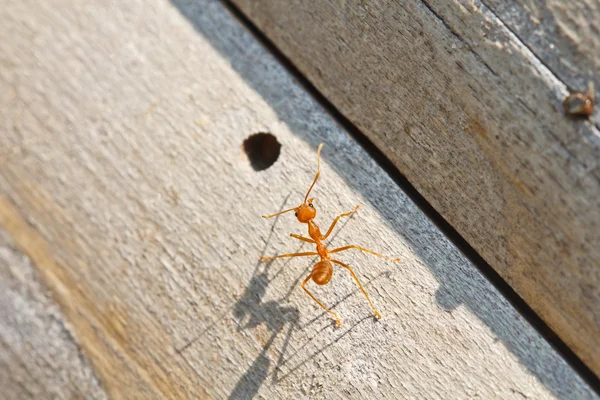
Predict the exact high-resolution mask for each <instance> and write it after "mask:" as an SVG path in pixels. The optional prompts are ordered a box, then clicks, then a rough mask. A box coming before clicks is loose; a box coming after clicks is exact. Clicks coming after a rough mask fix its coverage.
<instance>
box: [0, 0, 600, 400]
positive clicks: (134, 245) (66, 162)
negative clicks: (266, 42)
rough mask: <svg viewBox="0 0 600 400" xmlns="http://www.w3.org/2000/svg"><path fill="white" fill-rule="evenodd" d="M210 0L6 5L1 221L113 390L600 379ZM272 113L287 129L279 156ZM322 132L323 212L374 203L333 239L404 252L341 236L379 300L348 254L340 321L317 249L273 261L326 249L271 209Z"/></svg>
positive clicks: (288, 202)
mask: <svg viewBox="0 0 600 400" xmlns="http://www.w3.org/2000/svg"><path fill="white" fill-rule="evenodd" d="M191 4H192V5H191V6H190V7H191V8H189V9H187V12H188V14H186V15H187V17H188V18H186V15H183V14H181V13H180V12H178V9H177V8H176V7H174V6H173V4H171V3H169V2H167V1H156V2H120V1H116V0H113V1H109V2H85V3H82V2H77V1H73V0H60V1H57V2H53V3H52V4H50V3H44V2H42V3H34V2H28V1H24V2H23V1H12V0H11V1H8V2H6V4H4V6H3V7H2V8H1V9H0V21H1V22H2V23H0V36H1V37H3V38H9V40H3V41H0V54H2V68H0V93H2V96H1V97H0V121H1V122H0V132H1V135H0V229H2V230H3V231H4V232H6V235H7V237H8V239H7V240H9V241H10V243H11V244H10V245H9V247H10V248H11V249H12V250H11V252H14V253H15V254H18V253H21V254H23V255H24V256H26V257H27V258H28V260H25V261H23V263H25V264H27V265H29V263H31V265H32V266H33V267H34V268H35V270H36V272H35V274H36V275H39V279H40V281H41V283H40V284H39V286H38V287H39V290H42V289H41V285H42V284H43V285H45V286H47V287H48V288H49V289H50V291H51V292H52V298H53V301H54V302H55V303H56V304H57V305H58V306H59V307H60V310H61V316H60V318H61V319H62V320H64V324H65V326H66V327H67V329H68V330H69V332H71V334H72V340H69V341H68V343H71V344H69V345H68V346H67V344H65V346H67V347H68V348H69V349H71V350H70V351H75V350H74V349H75V347H74V346H75V344H76V345H77V346H78V348H79V349H80V354H81V355H82V357H84V358H85V362H83V361H81V364H80V365H81V368H83V365H90V366H91V368H92V369H93V371H94V374H95V376H97V379H98V380H99V382H100V384H101V387H102V389H103V390H105V391H106V393H107V395H108V396H109V397H113V398H128V399H131V398H219V399H220V398H228V397H229V398H234V399H237V398H251V397H253V396H256V397H257V398H317V399H319V398H327V399H335V398H365V397H366V398H381V399H386V398H387V399H396V398H401V397H405V398H474V397H481V398H486V399H493V398H502V399H513V398H514V399H520V398H522V397H524V396H525V397H531V398H583V399H587V398H598V396H596V395H595V394H594V393H593V392H592V391H591V390H590V388H589V387H588V386H587V385H586V384H585V383H584V382H583V381H582V379H581V378H580V377H579V376H577V375H576V374H575V373H574V371H573V370H572V369H571V368H570V367H569V366H568V365H567V364H566V362H565V361H564V360H563V359H561V358H560V356H559V355H558V354H557V353H556V352H555V351H554V350H553V349H552V347H551V346H550V345H549V344H548V343H547V342H545V341H544V340H543V339H542V338H541V337H540V336H539V334H538V333H537V332H536V331H535V330H534V329H533V328H532V327H531V326H529V325H528V323H527V322H526V321H525V320H524V319H523V318H522V317H521V316H520V315H519V314H518V313H517V312H516V311H515V310H514V309H513V308H512V307H511V305H510V304H509V303H508V302H507V301H506V300H505V299H504V298H503V297H502V296H501V295H500V294H499V293H498V292H497V291H496V290H495V289H494V288H493V286H491V285H490V284H489V282H487V281H486V279H485V278H484V277H483V276H482V275H481V274H480V273H479V272H478V271H477V269H476V268H474V267H473V266H472V265H471V264H470V263H469V262H468V261H467V260H466V259H465V257H464V256H462V255H461V254H460V252H459V251H458V250H457V249H456V248H455V247H454V246H453V245H452V244H451V243H450V242H449V241H448V240H447V239H446V238H445V237H444V236H443V235H442V234H441V233H440V232H439V231H438V230H437V229H436V228H435V226H433V225H432V224H431V223H430V222H429V220H428V219H427V218H426V217H425V216H424V215H423V213H422V212H421V211H420V210H419V209H418V208H417V207H416V206H415V205H414V204H413V203H412V202H411V201H410V200H409V199H408V198H407V196H406V195H405V194H404V193H403V192H402V191H401V190H400V189H399V188H398V187H397V186H396V185H395V184H394V182H393V181H392V180H391V179H390V178H389V177H388V176H387V174H386V173H385V172H384V171H382V170H381V169H380V168H379V167H378V166H377V164H376V163H375V162H374V161H373V160H372V159H370V158H369V156H368V155H367V154H366V153H365V152H364V151H363V150H362V149H361V148H360V146H358V145H357V144H356V143H355V142H354V141H353V140H352V139H351V138H350V137H349V135H348V134H347V133H346V132H345V131H344V130H343V129H342V128H341V127H340V126H338V125H337V124H336V123H335V122H334V121H333V120H332V119H331V118H330V117H329V116H328V115H327V114H326V113H325V112H324V110H323V109H322V108H321V107H320V106H319V105H318V104H317V103H316V102H315V101H314V100H313V99H312V98H311V97H310V96H309V95H308V94H307V93H305V92H304V90H303V89H302V88H301V87H300V86H299V85H298V84H297V83H295V82H294V79H293V78H292V77H291V76H290V75H289V74H288V73H287V72H286V71H285V69H284V68H282V67H281V66H280V65H279V64H278V63H277V61H276V60H275V59H274V58H273V57H272V56H271V55H270V54H268V53H267V52H266V51H265V50H264V49H263V48H261V46H260V45H259V44H258V43H257V42H256V41H255V40H254V39H253V38H252V37H251V35H249V34H248V32H246V31H245V30H244V28H243V27H242V26H241V25H240V24H239V23H238V22H236V21H235V20H234V19H233V18H232V17H231V15H229V14H228V13H227V11H226V10H225V9H224V8H223V6H222V5H221V3H219V2H215V1H209V0H202V1H195V2H193V3H191ZM190 18H191V19H192V21H190ZM256 132H271V133H273V134H274V135H275V136H276V137H277V138H278V140H279V141H280V142H281V143H282V145H283V147H282V152H281V155H280V157H279V159H278V161H277V162H276V163H275V164H274V165H273V166H271V167H270V168H268V169H266V170H265V171H262V172H257V171H255V170H254V169H253V168H252V167H251V166H250V163H249V161H248V159H247V157H246V155H245V154H244V152H243V150H242V142H243V141H244V140H245V139H246V138H247V137H248V136H249V135H250V134H252V133H256ZM321 141H324V142H325V143H326V146H325V149H324V151H323V163H322V172H323V175H322V180H321V181H319V183H318V185H317V187H316V189H315V192H314V193H315V196H316V197H317V202H316V204H317V207H318V210H319V214H318V216H317V221H318V222H319V223H320V224H322V225H323V226H325V225H326V224H328V222H329V221H331V220H332V219H333V217H334V216H335V215H336V214H338V213H340V212H343V211H349V210H350V209H352V208H353V207H354V205H355V204H357V203H360V204H361V209H360V211H359V213H358V214H357V215H355V216H354V217H352V218H351V219H348V220H345V221H342V223H341V224H340V225H339V227H338V228H337V229H336V232H335V233H334V235H335V237H334V238H333V241H332V246H337V245H342V244H346V243H356V244H360V245H363V246H365V247H368V248H372V249H374V250H377V251H380V252H383V253H386V254H389V255H394V256H400V257H401V258H402V261H401V262H400V263H389V262H386V261H383V260H379V259H377V258H372V257H370V256H369V255H364V254H356V253H351V252H348V253H345V254H343V255H341V257H340V258H341V259H342V260H344V261H347V262H348V263H350V264H351V265H352V266H353V267H354V268H355V269H356V271H357V273H358V275H359V277H360V278H361V279H362V281H363V283H365V286H366V288H367V289H368V291H369V293H370V294H371V296H372V297H373V300H374V302H375V304H376V305H377V307H378V308H379V309H380V310H381V312H382V314H383V319H382V320H381V321H378V322H377V321H374V320H373V318H372V314H371V310H370V308H369V307H368V304H367V303H366V301H365V299H364V297H363V296H362V295H361V294H360V292H359V291H358V290H357V288H356V285H355V284H354V282H353V281H352V280H351V278H350V277H349V276H348V275H347V274H345V273H344V272H343V271H339V270H336V271H335V275H334V280H333V282H332V283H331V284H329V285H328V286H326V287H323V288H314V287H312V286H311V288H313V289H314V291H315V293H316V294H317V295H318V296H319V298H321V299H322V300H323V301H324V302H325V303H326V304H328V305H331V306H335V310H336V312H338V314H339V315H340V316H341V318H342V320H343V323H344V325H343V326H342V327H341V328H336V327H335V326H334V324H333V323H332V321H331V319H330V318H329V317H328V316H327V315H326V314H325V313H324V312H322V310H320V309H319V308H318V307H317V306H316V304H315V303H314V302H312V301H311V300H310V299H309V298H308V296H306V294H305V293H303V291H302V290H301V288H300V287H299V281H300V280H301V279H302V278H304V277H305V276H306V275H307V274H308V271H309V268H310V265H311V263H312V262H314V260H313V259H292V260H290V261H289V262H286V261H277V262H273V263H270V264H265V263H259V262H258V258H259V256H261V255H271V254H277V253H282V252H289V251H295V250H296V249H299V248H306V249H307V250H308V248H309V246H308V244H307V245H305V246H300V245H299V243H300V242H297V241H295V240H293V239H292V238H290V237H289V236H288V234H289V233H291V232H295V233H305V227H303V226H300V225H299V224H298V222H297V221H295V220H294V218H293V216H292V215H290V214H287V215H285V216H282V217H280V218H278V219H276V220H263V219H262V218H260V216H261V215H263V214H265V213H269V212H275V211H277V210H279V209H281V208H282V207H286V206H294V205H295V203H296V202H297V201H298V200H299V199H301V197H302V195H303V193H304V191H305V190H306V188H307V187H308V185H309V183H310V181H311V179H312V177H313V174H314V172H315V162H316V154H315V150H316V147H317V145H318V144H319V143H320V142H321ZM11 254H13V253H11ZM14 257H19V256H14ZM14 257H13V256H11V257H9V258H8V270H9V271H13V270H15V268H17V267H18V265H17V266H15V265H14V264H13V261H11V260H13V259H14ZM0 267H1V268H3V270H2V271H3V273H2V275H0V276H2V277H3V278H2V282H3V283H4V282H11V280H10V279H12V278H11V275H10V273H5V272H6V270H5V268H6V263H3V265H0ZM5 276H8V278H5ZM32 279H33V278H32ZM21 282H23V281H22V280H21ZM29 284H30V283H29V282H27V281H25V282H23V283H22V285H29ZM34 287H35V286H34ZM6 301H8V300H6ZM43 304H46V303H43ZM47 307H48V308H49V309H56V307H55V306H52V305H50V304H49V305H48V306H47ZM31 318H32V319H33V320H35V321H38V320H39V321H43V320H44V318H47V317H46V316H44V313H43V312H41V311H40V312H39V313H38V314H37V316H32V317H31ZM4 322H6V321H3V323H2V324H0V326H1V327H2V328H0V329H1V330H0V334H1V335H3V336H2V337H7V335H10V334H11V332H15V331H19V329H20V328H18V325H15V324H5V323H4ZM15 326H16V328H15ZM6 343H7V346H8V348H9V349H10V350H12V351H13V352H15V354H16V356H15V357H13V358H11V359H9V361H7V362H8V363H13V362H18V360H23V362H24V363H26V364H27V363H32V362H33V361H32V360H31V359H30V357H32V355H31V354H29V353H26V352H18V351H17V350H18V348H16V347H15V346H14V345H12V344H11V343H12V342H10V341H6ZM78 351H79V350H78ZM40 352H41V350H40ZM3 371H4V370H3ZM3 373H4V372H3ZM73 374H75V372H73ZM2 379H3V381H11V379H12V380H13V381H14V379H15V378H14V377H13V375H12V374H11V375H9V376H8V377H6V376H4V377H3V378H2ZM15 390H20V389H18V388H17V389H15ZM91 393H92V392H90V394H89V396H90V397H91V396H93V395H92V394H91Z"/></svg>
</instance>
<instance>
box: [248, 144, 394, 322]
mask: <svg viewBox="0 0 600 400" xmlns="http://www.w3.org/2000/svg"><path fill="white" fill-rule="evenodd" d="M322 148H323V143H321V144H320V145H319V149H318V150H317V174H316V176H315V179H314V180H313V183H312V185H310V188H309V189H308V192H307V193H306V196H304V202H303V203H302V204H300V205H299V206H298V207H295V208H290V209H288V210H284V211H281V212H278V213H276V214H272V215H265V216H263V218H272V217H275V216H277V215H281V214H284V213H286V212H289V211H294V212H295V215H296V218H298V221H299V222H301V223H303V224H308V235H309V236H310V238H306V237H304V236H300V235H295V234H293V233H292V234H290V236H291V237H293V238H296V239H299V240H302V241H304V242H308V243H313V244H315V245H316V246H317V251H316V252H304V253H293V254H282V255H279V256H274V257H261V258H260V259H261V261H271V260H274V259H276V258H284V257H304V256H319V257H320V258H321V260H320V261H319V262H317V263H316V264H315V265H314V266H313V269H312V272H311V273H310V275H308V276H307V277H306V279H305V280H304V282H302V285H301V286H302V289H304V291H305V292H306V293H307V294H308V295H309V296H310V297H311V298H312V299H313V300H314V301H316V302H317V304H318V305H319V306H321V308H322V309H323V310H325V311H327V312H329V313H330V314H331V315H333V317H334V318H335V321H336V323H337V326H341V325H342V321H341V320H340V319H339V317H338V316H337V314H336V313H335V312H334V311H332V310H328V309H327V307H325V306H324V305H323V303H321V302H320V301H319V300H317V298H316V297H315V296H313V294H312V293H311V292H310V291H309V290H308V289H307V288H306V284H307V283H308V281H310V280H311V279H312V280H313V281H314V282H315V283H316V284H317V285H325V284H327V283H329V281H330V280H331V277H332V276H333V266H332V265H331V263H334V264H337V265H340V266H342V267H344V268H346V269H347V270H348V271H350V274H351V275H352V278H354V280H355V281H356V283H357V284H358V287H359V288H360V290H362V292H363V293H364V295H365V297H366V298H367V300H368V301H369V304H370V305H371V308H372V309H373V311H374V312H375V316H376V317H377V319H380V318H381V314H379V311H377V309H376V308H375V306H374V305H373V302H372V301H371V299H370V298H369V295H368V294H367V291H366V290H365V288H363V286H362V285H361V283H360V281H359V280H358V278H357V277H356V274H355V273H354V271H353V270H352V268H351V267H350V266H349V265H346V264H344V263H343V262H341V261H338V260H334V259H332V258H331V256H330V255H331V254H333V253H339V252H342V251H345V250H350V249H356V250H360V251H364V252H366V253H370V254H373V255H376V256H378V257H382V258H385V259H387V260H390V261H394V262H397V261H400V259H399V258H394V259H392V258H389V257H385V256H382V255H381V254H378V253H376V252H374V251H371V250H368V249H365V248H364V247H360V246H355V245H349V246H344V247H340V248H337V249H334V250H328V249H327V246H325V244H324V243H323V241H324V240H326V239H327V238H328V237H329V235H330V234H331V232H332V231H333V228H334V227H335V224H337V222H338V221H339V219H340V218H342V217H349V216H351V215H352V214H354V213H355V212H356V210H358V207H359V206H358V205H357V206H356V207H355V208H354V210H352V211H350V212H347V213H344V214H340V215H338V216H337V217H336V218H335V219H334V220H333V223H332V224H331V226H330V227H329V229H328V230H327V233H325V235H323V234H321V230H320V229H319V227H318V226H317V224H316V223H315V221H314V218H315V217H316V215H317V210H316V209H315V206H314V204H313V200H314V198H311V199H309V198H308V195H309V194H310V191H311V190H312V189H313V187H314V186H315V183H317V179H319V175H320V174H321V149H322Z"/></svg>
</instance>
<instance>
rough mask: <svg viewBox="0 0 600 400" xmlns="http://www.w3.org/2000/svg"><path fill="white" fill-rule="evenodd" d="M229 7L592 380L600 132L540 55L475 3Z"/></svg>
mask: <svg viewBox="0 0 600 400" xmlns="http://www.w3.org/2000/svg"><path fill="white" fill-rule="evenodd" d="M174 2H175V3H176V4H178V3H180V7H181V8H183V9H185V8H186V5H185V4H186V2H184V1H177V0H174ZM232 3H234V4H236V5H237V6H238V7H239V8H240V9H241V10H242V11H243V12H244V13H245V14H246V15H247V16H248V17H249V18H250V19H251V20H252V21H253V22H254V23H255V24H256V25H257V26H258V27H259V28H260V29H261V30H262V31H263V32H264V33H265V34H266V35H267V36H268V37H269V38H270V39H271V40H272V41H273V42H274V43H275V44H276V46H278V47H279V48H280V49H281V50H282V51H283V53H284V54H286V55H287V57H289V58H290V59H291V60H292V62H293V63H294V64H295V65H296V66H297V67H298V68H299V69H300V71H301V72H302V73H303V74H305V75H306V76H307V77H308V79H309V80H310V81H311V82H312V83H313V84H314V85H315V86H316V87H317V89H318V90H319V91H320V92H321V93H323V94H324V95H325V96H326V97H327V98H328V99H329V100H330V101H331V102H332V103H333V104H334V105H335V106H336V107H337V108H338V109H339V110H340V111H341V112H342V113H343V114H344V115H345V116H346V117H347V118H348V119H350V121H351V122H353V123H354V124H355V125H356V126H357V127H359V129H361V130H362V132H364V133H365V134H366V135H367V136H368V137H369V138H370V139H371V140H372V142H373V143H374V144H375V145H376V146H377V147H378V148H379V149H380V150H381V151H382V152H383V153H384V154H385V155H386V156H387V157H388V158H389V159H390V160H391V161H392V162H393V163H394V164H395V165H396V166H397V167H398V169H399V170H400V171H401V172H402V173H403V174H404V175H405V176H406V177H407V178H408V179H409V181H410V182H411V183H412V184H413V185H414V186H415V187H416V188H417V190H418V191H419V192H420V193H421V194H422V195H423V196H424V197H425V198H426V199H427V200H428V201H429V202H430V203H431V204H432V206H433V207H434V208H435V209H436V210H437V211H438V212H439V213H441V215H442V216H443V217H444V218H445V219H446V220H447V221H448V222H449V223H450V224H451V225H452V226H453V227H454V228H455V229H456V230H457V231H458V232H459V233H460V234H461V235H462V236H463V237H464V238H465V239H466V240H467V241H468V242H469V244H470V245H471V246H472V247H473V248H475V250H476V251H477V252H478V253H479V254H480V255H481V256H482V257H483V258H484V259H485V260H486V261H487V262H488V263H489V264H490V265H491V266H492V267H493V268H494V269H495V270H496V271H497V272H498V273H499V274H500V275H501V276H502V277H503V278H504V279H505V280H506V281H507V282H508V283H509V284H510V285H511V286H512V287H513V288H514V289H515V290H516V291H517V293H518V294H519V295H520V296H521V297H522V298H523V299H525V301H526V302H527V303H528V304H529V305H530V306H531V307H532V308H533V309H534V310H535V311H536V312H537V313H538V314H539V315H540V316H541V317H542V318H543V319H544V320H545V321H546V322H547V323H548V325H549V326H550V327H551V328H552V329H553V330H554V331H555V332H557V333H558V335H559V336H560V337H561V338H562V339H563V340H564V341H565V342H566V343H567V344H568V345H569V346H570V347H571V348H572V349H573V350H574V351H575V352H576V353H577V354H578V356H579V357H580V358H581V359H582V360H583V361H584V362H585V363H586V364H587V365H588V366H589V367H590V368H592V369H593V370H594V371H595V372H596V374H600V245H599V243H600V166H599V164H598V162H599V160H600V134H599V131H598V129H597V128H596V127H595V126H594V125H593V124H592V123H590V122H588V121H584V120H573V119H570V118H567V117H566V116H565V115H564V111H563V109H562V101H563V100H564V98H565V96H566V95H567V93H568V90H567V88H568V85H567V84H565V82H563V81H562V80H561V78H560V77H559V76H557V75H555V74H554V73H553V71H552V70H550V69H548V67H547V65H546V61H545V59H539V58H538V56H537V55H536V53H534V52H532V51H531V50H530V48H529V47H528V45H527V44H526V43H523V42H522V41H521V40H520V39H519V37H518V36H517V35H516V34H515V33H514V32H513V31H512V30H511V29H509V27H508V25H507V24H505V22H504V21H503V20H501V19H499V18H498V15H497V14H495V13H494V12H493V11H492V10H491V9H490V8H488V7H487V6H486V4H484V3H482V2H479V1H470V0H469V1H466V0H465V1H461V0H456V1H449V0H427V1H403V2H396V1H388V0H375V1H369V2H363V1H339V2H337V1H329V2H318V3H315V2H312V1H295V2H280V1H256V0H233V1H232ZM542 3H544V2H542ZM574 3H577V4H580V3H581V2H574ZM584 3H585V4H588V5H589V4H590V3H592V2H584ZM494 4H495V3H494ZM548 4H549V3H548ZM573 7H575V6H573ZM578 21H579V22H580V19H574V20H573V21H571V23H573V24H575V25H576V24H578V23H579V22H578ZM581 29H582V32H583V31H586V32H587V31H589V32H590V33H591V34H592V37H593V38H591V39H585V40H583V39H582V43H583V42H585V43H591V42H593V43H597V42H598V32H597V29H596V28H592V27H589V26H588V27H583V26H582V27H581ZM525 36H526V35H525ZM557 40H558V39H557ZM538 50H539V49H538ZM582 54H583V53H582ZM586 54H587V56H586V57H587V58H585V59H586V60H587V61H586V62H585V63H584V64H583V65H582V67H581V70H580V72H581V74H582V75H588V74H587V69H586V67H585V65H588V66H591V65H597V63H598V62H600V61H598V60H600V53H598V52H593V51H591V52H589V53H586ZM568 57H569V53H564V54H563V56H562V58H561V60H566V62H568V61H569V58H568ZM573 65H574V66H573V68H575V69H578V67H577V63H576V62H575V61H573ZM590 68H591V67H590ZM561 76H562V75H561ZM570 82H574V81H570ZM584 88H585V86H584ZM584 88H581V89H584Z"/></svg>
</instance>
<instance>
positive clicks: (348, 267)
mask: <svg viewBox="0 0 600 400" xmlns="http://www.w3.org/2000/svg"><path fill="white" fill-rule="evenodd" d="M331 262H332V263H335V264H337V265H341V266H342V267H344V268H346V269H347V270H348V271H350V273H351V274H352V277H353V278H354V280H355V281H356V283H357V284H358V287H359V288H360V290H362V292H363V293H364V295H365V297H366V298H367V300H369V304H370V305H371V308H372V309H373V311H374V312H375V316H376V317H377V319H381V314H379V311H377V309H376V308H375V306H374V305H373V302H372V301H371V298H370V297H369V295H368V294H367V291H366V290H365V288H364V287H363V286H362V285H361V284H360V281H359V280H358V278H357V277H356V274H355V273H354V271H352V268H350V266H349V265H346V264H344V263H343V262H341V261H338V260H331Z"/></svg>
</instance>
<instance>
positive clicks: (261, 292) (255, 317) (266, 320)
mask: <svg viewBox="0 0 600 400" xmlns="http://www.w3.org/2000/svg"><path fill="white" fill-rule="evenodd" d="M289 197H290V195H289V194H288V196H287V197H286V198H285V200H284V201H283V204H282V206H281V208H280V210H283V206H284V205H285V203H286V202H287V200H288V199H289ZM278 220H279V216H277V217H275V220H274V221H273V225H272V226H271V230H270V232H269V236H268V237H267V240H266V241H265V246H264V247H263V250H262V252H261V256H264V255H265V251H266V250H267V247H268V245H269V242H270V241H271V237H272V236H273V232H274V231H275V226H276V225H277V221H278ZM289 262H290V260H287V261H286V262H285V264H284V265H283V266H282V269H281V270H280V271H279V272H277V273H275V274H274V276H272V277H269V275H270V274H269V272H270V269H271V265H272V264H273V262H272V261H270V262H268V263H263V262H261V261H258V262H257V263H256V265H255V266H254V271H253V273H252V278H250V282H249V283H248V286H247V287H246V290H245V291H244V294H243V295H242V296H241V297H240V298H239V299H238V300H237V301H236V302H235V304H234V306H233V316H234V318H235V319H236V320H237V321H239V322H238V331H241V330H248V329H254V328H256V327H257V326H259V325H261V324H265V325H266V327H267V328H268V329H269V331H270V332H271V336H270V337H269V339H268V340H267V342H266V343H265V344H264V346H263V348H262V350H261V352H260V354H259V355H258V357H257V358H256V360H254V362H253V363H252V365H251V366H250V367H249V368H248V370H247V371H246V372H245V373H244V375H243V376H242V377H241V378H240V380H239V381H238V382H237V384H236V385H235V388H234V389H233V391H232V392H231V394H230V395H229V398H230V399H252V398H253V397H254V396H255V395H256V394H257V393H258V390H259V389H260V387H261V386H262V385H263V383H264V382H265V380H266V379H267V377H268V375H269V369H271V364H272V362H271V359H270V358H269V357H268V352H269V350H270V349H271V346H272V345H273V343H274V342H275V339H276V338H277V337H278V336H279V334H280V333H281V332H282V331H283V330H285V327H286V326H287V331H286V334H285V338H284V342H283V347H282V349H281V351H280V353H279V358H278V360H277V361H276V363H275V372H274V374H273V381H274V382H277V373H278V371H279V367H280V366H281V364H282V361H283V358H284V356H285V353H286V350H287V347H288V345H289V342H290V340H291V338H292V334H293V331H294V329H297V328H298V324H299V320H300V312H299V310H298V309H297V308H296V307H291V306H282V305H281V304H280V303H281V302H282V301H285V300H287V298H288V297H289V295H290V294H291V292H292V289H290V290H288V294H287V295H286V296H284V297H283V298H281V299H280V300H279V301H275V300H270V301H267V302H263V298H264V296H265V294H266V292H267V287H268V286H269V284H270V283H271V282H272V281H273V280H274V279H275V278H276V277H277V275H279V273H280V272H281V271H282V270H283V268H285V266H287V264H288V263H289ZM261 267H262V268H261ZM244 320H245V322H242V321H244Z"/></svg>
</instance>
